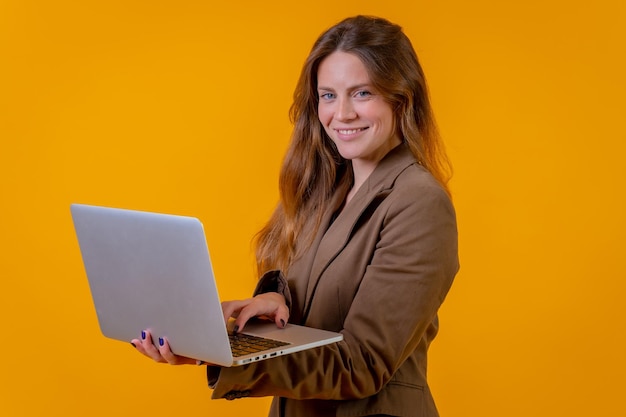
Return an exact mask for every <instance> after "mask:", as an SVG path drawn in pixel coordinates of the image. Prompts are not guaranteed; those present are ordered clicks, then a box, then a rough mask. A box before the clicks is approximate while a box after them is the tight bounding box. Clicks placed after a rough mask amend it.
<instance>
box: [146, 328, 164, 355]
mask: <svg viewBox="0 0 626 417" xmlns="http://www.w3.org/2000/svg"><path fill="white" fill-rule="evenodd" d="M140 346H141V348H142V349H143V351H144V352H145V353H144V355H146V356H148V357H150V358H152V360H154V361H156V362H165V359H163V357H162V356H161V353H159V350H158V349H157V348H156V346H154V343H153V342H152V334H151V333H150V331H149V330H143V331H142V332H141V341H140Z"/></svg>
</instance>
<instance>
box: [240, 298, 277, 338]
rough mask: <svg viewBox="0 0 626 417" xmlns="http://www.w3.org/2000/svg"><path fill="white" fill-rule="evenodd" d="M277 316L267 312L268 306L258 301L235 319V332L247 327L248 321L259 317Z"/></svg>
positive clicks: (244, 309) (243, 309) (249, 305)
mask: <svg viewBox="0 0 626 417" xmlns="http://www.w3.org/2000/svg"><path fill="white" fill-rule="evenodd" d="M274 315H275V314H274V313H272V312H268V311H267V310H266V305H265V304H263V303H261V302H259V301H257V302H256V303H250V304H248V305H247V306H245V307H244V308H242V309H241V311H240V312H239V315H238V316H237V318H236V319H235V327H234V329H235V332H240V331H242V330H243V328H244V327H245V326H246V323H247V322H248V320H250V319H251V318H253V317H258V316H269V317H270V318H271V317H273V316H274Z"/></svg>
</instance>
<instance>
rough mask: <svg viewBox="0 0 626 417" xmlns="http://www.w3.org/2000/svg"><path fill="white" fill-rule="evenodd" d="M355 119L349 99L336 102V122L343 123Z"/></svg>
mask: <svg viewBox="0 0 626 417" xmlns="http://www.w3.org/2000/svg"><path fill="white" fill-rule="evenodd" d="M356 117H357V114H356V111H355V109H354V105H353V103H352V101H351V100H350V99H347V98H341V99H339V100H337V111H336V112H335V118H336V119H337V120H339V121H342V122H344V121H348V120H353V119H356Z"/></svg>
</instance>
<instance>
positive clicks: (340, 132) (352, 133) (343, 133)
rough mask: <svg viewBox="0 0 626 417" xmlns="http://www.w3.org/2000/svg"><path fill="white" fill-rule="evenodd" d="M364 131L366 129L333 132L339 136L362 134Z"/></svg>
mask: <svg viewBox="0 0 626 417" xmlns="http://www.w3.org/2000/svg"><path fill="white" fill-rule="evenodd" d="M366 129H367V127H361V128H358V129H335V131H336V132H337V133H339V134H340V135H354V134H355V133H359V132H362V131H364V130H366Z"/></svg>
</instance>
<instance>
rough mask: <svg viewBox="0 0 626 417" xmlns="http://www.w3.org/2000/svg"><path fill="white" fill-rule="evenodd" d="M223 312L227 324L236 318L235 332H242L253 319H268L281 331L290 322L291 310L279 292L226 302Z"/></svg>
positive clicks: (223, 305) (223, 304)
mask: <svg viewBox="0 0 626 417" xmlns="http://www.w3.org/2000/svg"><path fill="white" fill-rule="evenodd" d="M222 312H223V313H224V320H225V321H226V322H228V319H230V318H231V317H235V327H234V329H235V332H240V331H242V330H243V328H244V326H245V325H246V323H247V322H248V320H250V319H251V318H252V317H266V318H268V319H270V320H272V321H274V323H276V326H278V327H279V328H281V329H282V328H284V327H285V326H286V325H287V321H289V308H288V307H287V303H286V302H285V297H284V296H283V295H282V294H279V293H277V292H266V293H263V294H258V295H256V296H255V297H254V298H248V299H245V300H235V301H224V302H222Z"/></svg>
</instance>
